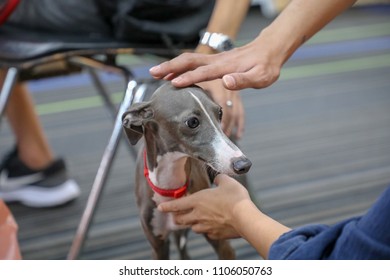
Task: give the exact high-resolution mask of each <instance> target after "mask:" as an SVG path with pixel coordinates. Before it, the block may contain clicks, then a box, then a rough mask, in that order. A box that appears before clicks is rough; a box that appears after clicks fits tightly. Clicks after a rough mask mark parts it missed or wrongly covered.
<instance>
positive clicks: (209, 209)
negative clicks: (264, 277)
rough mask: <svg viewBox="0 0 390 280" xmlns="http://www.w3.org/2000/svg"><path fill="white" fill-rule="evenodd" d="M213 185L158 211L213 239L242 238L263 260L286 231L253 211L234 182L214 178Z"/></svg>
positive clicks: (237, 184) (238, 185) (164, 204)
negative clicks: (166, 213)
mask: <svg viewBox="0 0 390 280" xmlns="http://www.w3.org/2000/svg"><path fill="white" fill-rule="evenodd" d="M215 183H216V184H217V185H218V186H219V187H217V188H212V189H207V190H202V191H200V192H197V193H195V194H192V195H190V196H187V197H184V198H180V199H177V200H174V201H171V202H166V203H162V204H160V205H159V210H160V211H163V212H175V221H176V223H178V224H181V225H190V226H191V227H192V229H193V230H194V231H195V232H198V233H206V234H207V235H208V236H209V237H210V238H213V239H223V238H235V237H243V238H245V239H246V240H247V241H248V242H249V243H250V244H251V245H252V246H253V247H254V248H255V249H256V250H257V251H258V252H259V254H260V255H261V256H262V257H263V258H267V257H268V252H269V249H270V247H271V245H272V244H273V242H274V241H275V240H276V239H278V238H279V237H280V235H282V234H283V233H285V232H287V231H289V230H290V229H289V228H288V227H285V226H284V225H282V224H280V223H278V222H276V221H275V220H273V219H271V218H270V217H268V216H266V215H265V214H263V213H262V212H261V211H260V210H259V209H257V207H256V206H255V204H254V203H253V202H252V201H251V200H250V197H249V194H248V191H247V190H246V189H245V188H244V187H243V186H242V185H241V184H240V183H239V182H237V181H236V180H235V179H233V178H230V177H228V176H226V175H218V176H217V177H216V179H215Z"/></svg>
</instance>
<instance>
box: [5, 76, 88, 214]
mask: <svg viewBox="0 0 390 280" xmlns="http://www.w3.org/2000/svg"><path fill="white" fill-rule="evenodd" d="M3 80H4V73H3V72H1V71H0V87H1V85H2V84H3ZM6 117H7V118H8V121H9V123H10V125H11V128H12V130H13V132H14V135H15V142H16V145H15V146H16V147H15V148H16V149H14V150H13V151H11V152H10V153H9V154H8V155H6V156H5V157H4V158H3V160H2V162H0V199H3V200H4V201H5V202H13V201H18V202H20V203H22V204H24V205H27V206H30V207H53V206H58V205H61V204H64V203H67V202H68V201H71V200H73V199H75V198H76V197H78V196H79V194H80V189H79V186H78V185H77V183H76V182H75V181H74V180H72V179H70V178H69V177H68V175H67V171H66V166H65V162H64V161H63V160H62V159H56V158H54V156H53V152H52V151H51V148H50V146H49V143H48V141H47V139H46V136H45V134H44V131H43V128H42V125H41V123H40V120H39V118H38V115H37V113H36V112H35V109H34V103H33V100H32V98H31V95H30V93H29V92H28V89H27V87H26V85H24V84H21V83H17V84H16V85H15V87H14V90H13V92H12V94H11V96H10V99H9V100H8V104H7V108H6Z"/></svg>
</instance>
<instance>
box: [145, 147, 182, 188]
mask: <svg viewBox="0 0 390 280" xmlns="http://www.w3.org/2000/svg"><path fill="white" fill-rule="evenodd" d="M144 157H145V169H147V173H148V174H147V175H148V176H149V179H150V181H151V183H152V184H153V185H155V186H156V187H158V188H160V189H163V190H175V189H179V188H181V187H183V186H185V185H186V183H187V181H188V174H187V173H188V172H187V170H186V161H187V155H185V154H183V153H179V152H168V153H165V154H164V155H161V156H154V157H153V155H149V154H148V153H147V151H146V150H145V154H144ZM151 157H152V159H151ZM151 163H155V164H153V165H152V164H151ZM145 176H146V174H145Z"/></svg>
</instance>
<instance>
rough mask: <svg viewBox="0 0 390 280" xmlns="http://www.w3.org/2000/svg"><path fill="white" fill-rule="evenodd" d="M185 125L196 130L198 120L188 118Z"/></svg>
mask: <svg viewBox="0 0 390 280" xmlns="http://www.w3.org/2000/svg"><path fill="white" fill-rule="evenodd" d="M186 125H187V126H188V127H189V128H197V127H198V126H199V120H198V119H197V118H195V117H193V118H190V119H188V120H187V121H186Z"/></svg>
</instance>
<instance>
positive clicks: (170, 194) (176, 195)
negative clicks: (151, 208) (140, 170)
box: [144, 149, 188, 198]
mask: <svg viewBox="0 0 390 280" xmlns="http://www.w3.org/2000/svg"><path fill="white" fill-rule="evenodd" d="M144 176H145V178H146V181H147V182H148V184H149V186H150V187H151V188H152V190H153V191H154V192H156V193H158V194H159V195H162V196H166V197H173V198H179V197H182V196H183V195H184V194H185V193H186V191H187V187H188V181H187V182H186V183H185V185H184V186H182V187H180V188H178V189H172V190H165V189H161V188H159V187H157V186H156V185H155V184H153V182H152V181H151V180H150V178H149V169H148V165H147V163H146V149H145V150H144Z"/></svg>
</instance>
